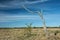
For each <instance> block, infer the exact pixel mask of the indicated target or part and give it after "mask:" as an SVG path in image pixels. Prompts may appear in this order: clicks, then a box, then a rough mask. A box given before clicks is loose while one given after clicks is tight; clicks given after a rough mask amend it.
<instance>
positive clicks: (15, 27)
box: [0, 27, 60, 29]
mask: <svg viewBox="0 0 60 40" xmlns="http://www.w3.org/2000/svg"><path fill="white" fill-rule="evenodd" d="M13 28H14V29H15V28H16V29H24V28H27V27H3V28H2V27H1V28H0V29H13ZM31 28H43V27H31ZM47 28H60V27H47Z"/></svg>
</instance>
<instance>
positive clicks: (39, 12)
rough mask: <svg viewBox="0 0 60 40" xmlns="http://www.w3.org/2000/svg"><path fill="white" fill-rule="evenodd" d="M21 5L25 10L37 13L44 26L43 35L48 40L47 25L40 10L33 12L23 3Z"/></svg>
mask: <svg viewBox="0 0 60 40" xmlns="http://www.w3.org/2000/svg"><path fill="white" fill-rule="evenodd" d="M22 6H23V8H24V9H25V10H26V11H28V12H30V13H32V14H34V13H37V14H38V15H39V16H40V18H41V20H42V23H43V28H44V32H45V36H46V38H47V40H48V36H49V35H48V31H47V27H46V22H45V19H44V17H43V14H42V12H43V11H42V10H40V11H35V12H33V11H31V10H29V9H28V8H26V7H25V6H24V5H22Z"/></svg>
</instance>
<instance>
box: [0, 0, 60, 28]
mask: <svg viewBox="0 0 60 40" xmlns="http://www.w3.org/2000/svg"><path fill="white" fill-rule="evenodd" d="M22 5H25V7H27V8H28V9H30V10H31V11H33V12H35V11H40V9H42V10H43V15H44V18H45V21H46V25H47V26H59V25H60V0H0V27H25V24H29V23H32V24H33V26H37V27H38V26H39V27H40V26H42V22H41V19H40V17H39V16H38V14H37V13H35V14H32V13H29V12H27V11H26V10H25V9H24V8H23V6H22Z"/></svg>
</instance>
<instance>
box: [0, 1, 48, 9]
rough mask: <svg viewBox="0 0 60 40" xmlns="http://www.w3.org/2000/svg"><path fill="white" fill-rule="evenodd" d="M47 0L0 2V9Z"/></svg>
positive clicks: (19, 6)
mask: <svg viewBox="0 0 60 40" xmlns="http://www.w3.org/2000/svg"><path fill="white" fill-rule="evenodd" d="M45 1H48V0H36V1H22V0H21V1H20V0H13V1H11V2H8V3H5V4H3V3H0V9H8V8H9V9H11V8H21V7H22V6H21V5H23V4H35V3H39V2H45Z"/></svg>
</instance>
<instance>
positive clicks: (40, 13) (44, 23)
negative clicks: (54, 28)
mask: <svg viewBox="0 0 60 40" xmlns="http://www.w3.org/2000/svg"><path fill="white" fill-rule="evenodd" d="M38 15H39V16H40V18H41V20H42V23H43V28H44V32H45V36H46V38H47V40H49V39H48V37H49V34H48V30H47V27H46V22H45V19H44V17H43V14H42V11H40V12H39V11H38Z"/></svg>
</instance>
